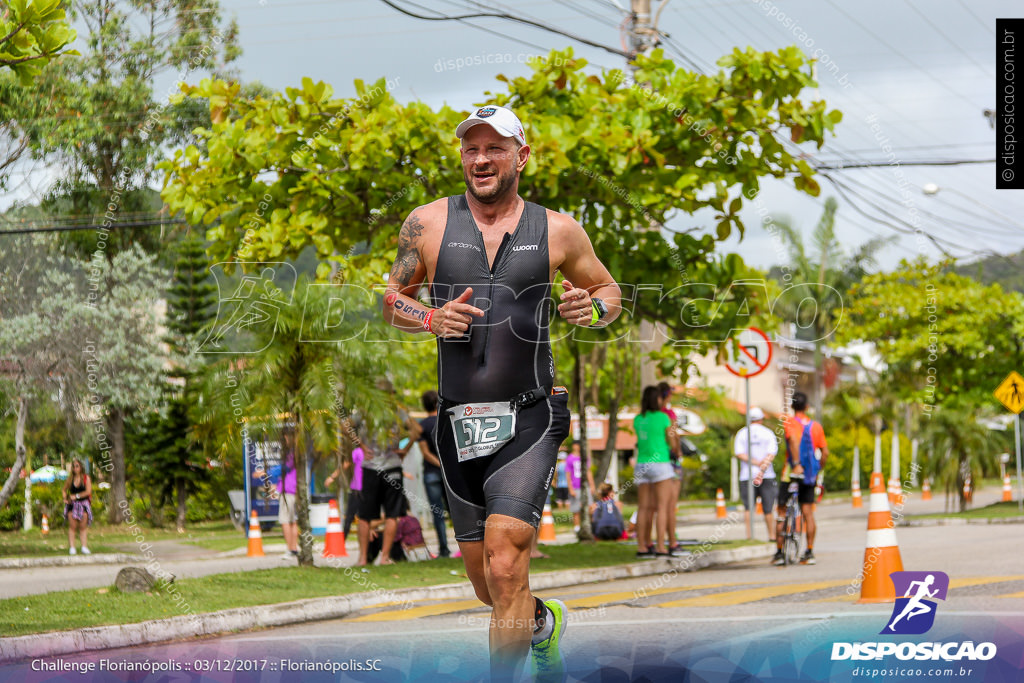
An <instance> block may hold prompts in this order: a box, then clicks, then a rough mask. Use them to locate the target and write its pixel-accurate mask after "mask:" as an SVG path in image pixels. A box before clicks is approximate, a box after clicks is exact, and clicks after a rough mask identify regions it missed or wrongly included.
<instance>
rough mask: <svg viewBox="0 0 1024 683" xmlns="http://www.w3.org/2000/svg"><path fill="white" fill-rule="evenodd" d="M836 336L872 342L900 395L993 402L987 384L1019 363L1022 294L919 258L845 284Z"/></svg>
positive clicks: (928, 402)
mask: <svg viewBox="0 0 1024 683" xmlns="http://www.w3.org/2000/svg"><path fill="white" fill-rule="evenodd" d="M846 313H847V322H846V323H845V324H844V325H842V326H840V328H839V330H838V335H837V336H838V337H839V339H840V341H852V340H865V339H870V340H872V341H874V343H875V345H876V348H877V350H878V353H879V354H880V355H881V357H882V359H883V360H884V361H885V363H886V370H885V373H886V374H887V375H888V376H889V381H890V382H891V383H892V385H893V386H894V387H896V389H897V390H898V392H899V395H900V397H901V398H902V399H904V400H909V401H913V402H916V403H918V404H920V405H921V406H922V410H923V411H924V413H925V414H926V415H927V414H930V413H932V412H934V409H935V408H937V407H945V406H954V405H960V406H964V407H969V406H977V405H981V404H989V405H993V406H994V405H996V403H995V400H996V399H995V398H994V397H993V396H992V391H993V390H994V389H995V387H996V386H998V385H999V383H1000V382H1001V381H1002V380H1003V378H1005V377H1006V375H1007V374H1008V373H1009V372H1010V371H1011V370H1015V369H1019V368H1021V367H1024V297H1022V296H1021V295H1020V294H1018V293H1016V292H1006V291H1004V290H1003V289H1002V288H1001V287H1000V286H999V285H998V284H993V285H989V286H984V285H981V284H980V283H978V282H976V281H975V280H972V279H971V278H967V277H964V276H962V275H958V274H956V273H954V272H952V271H951V270H949V269H948V264H934V265H929V264H928V263H927V262H925V261H924V259H918V260H917V261H914V262H907V261H902V262H901V263H900V265H899V267H898V268H897V269H896V270H895V271H893V272H891V273H879V274H875V275H869V276H867V277H865V278H864V280H863V281H862V282H860V283H859V284H857V285H854V287H853V288H851V290H850V297H849V299H848V302H847V307H846Z"/></svg>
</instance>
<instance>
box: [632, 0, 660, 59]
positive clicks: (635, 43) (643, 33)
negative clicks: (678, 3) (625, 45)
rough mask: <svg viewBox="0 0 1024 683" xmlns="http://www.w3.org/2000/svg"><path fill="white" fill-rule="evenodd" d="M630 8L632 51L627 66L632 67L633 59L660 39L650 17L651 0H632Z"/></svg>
mask: <svg viewBox="0 0 1024 683" xmlns="http://www.w3.org/2000/svg"><path fill="white" fill-rule="evenodd" d="M667 2H668V0H662V6H664V5H665V4H666V3H667ZM630 9H631V10H632V12H633V17H632V23H631V24H630V29H629V46H630V52H631V53H632V57H631V58H630V64H629V66H630V67H631V68H633V60H635V59H636V56H637V55H640V54H643V53H644V52H647V51H648V50H650V49H651V48H653V47H655V46H656V45H657V44H658V43H659V42H661V41H660V38H659V37H658V31H657V28H656V27H655V26H654V22H653V20H652V17H651V0H632V6H631V8H630Z"/></svg>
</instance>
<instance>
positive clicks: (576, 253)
mask: <svg viewBox="0 0 1024 683" xmlns="http://www.w3.org/2000/svg"><path fill="white" fill-rule="evenodd" d="M557 215H558V219H557V220H559V221H560V223H561V224H560V225H559V226H558V228H559V232H560V234H561V235H562V236H563V238H564V240H565V242H564V244H565V257H564V259H563V260H562V263H561V264H559V266H558V270H559V271H560V272H561V273H562V275H563V276H564V277H565V279H564V280H563V281H562V287H563V289H564V290H565V291H564V292H563V293H562V296H561V300H562V303H561V304H559V305H558V314H559V315H560V316H562V317H563V318H565V320H566V321H567V322H570V323H572V324H574V325H580V326H582V327H604V326H605V325H607V324H609V323H611V322H612V321H613V320H615V319H616V318H617V317H619V313H621V312H622V291H621V290H620V289H619V285H618V284H617V283H616V282H615V280H614V279H612V275H611V273H609V272H608V269H607V268H605V266H604V264H603V263H601V261H600V260H599V259H598V258H597V254H595V253H594V245H593V244H591V243H590V237H589V236H588V235H587V233H586V231H585V230H584V229H583V227H582V226H581V225H580V224H579V223H577V222H576V221H575V220H573V219H572V218H570V217H569V216H566V215H564V214H557ZM594 299H599V300H600V303H599V304H595V302H594ZM602 307H603V309H604V312H603V315H602V314H601V313H600V312H598V311H599V309H600V308H602Z"/></svg>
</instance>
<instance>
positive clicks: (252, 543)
mask: <svg viewBox="0 0 1024 683" xmlns="http://www.w3.org/2000/svg"><path fill="white" fill-rule="evenodd" d="M245 556H246V557H264V555H263V533H262V532H260V520H259V517H257V516H256V511H255V510H253V511H252V515H251V516H250V517H249V552H247V553H246V554H245Z"/></svg>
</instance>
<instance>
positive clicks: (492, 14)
mask: <svg viewBox="0 0 1024 683" xmlns="http://www.w3.org/2000/svg"><path fill="white" fill-rule="evenodd" d="M380 1H381V2H383V3H384V4H385V5H387V6H388V7H390V8H392V9H394V10H395V11H397V12H401V13H402V14H405V15H406V16H410V17H413V18H414V19H422V20H424V21H461V20H464V19H484V18H492V19H507V20H508V21H515V22H518V23H520V24H525V25H527V26H532V27H534V28H539V29H541V30H544V31H548V32H550V33H555V34H558V35H560V36H564V37H566V38H569V39H570V40H575V41H576V42H578V43H582V44H584V45H589V46H590V47H596V48H598V49H601V50H604V51H606V52H610V53H612V54H613V55H618V56H619V57H625V58H627V59H628V58H629V56H630V55H629V54H628V53H626V52H623V51H622V50H618V49H616V48H613V47H608V46H607V45H602V44H601V43H598V42H595V41H593V40H589V39H587V38H584V37H582V36H577V35H575V34H573V33H569V32H568V31H562V30H560V29H557V28H553V27H551V26H545V25H544V24H541V23H539V22H536V21H532V20H530V19H524V18H522V17H517V16H514V15H511V14H506V13H504V12H475V13H473V14H461V15H457V16H449V15H444V14H442V15H441V16H437V17H429V16H425V15H423V14H416V13H415V12H410V11H409V10H407V9H405V8H403V7H400V6H398V5H396V4H395V3H393V2H391V0H380ZM435 11H436V10H435ZM439 14H440V13H439Z"/></svg>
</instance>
